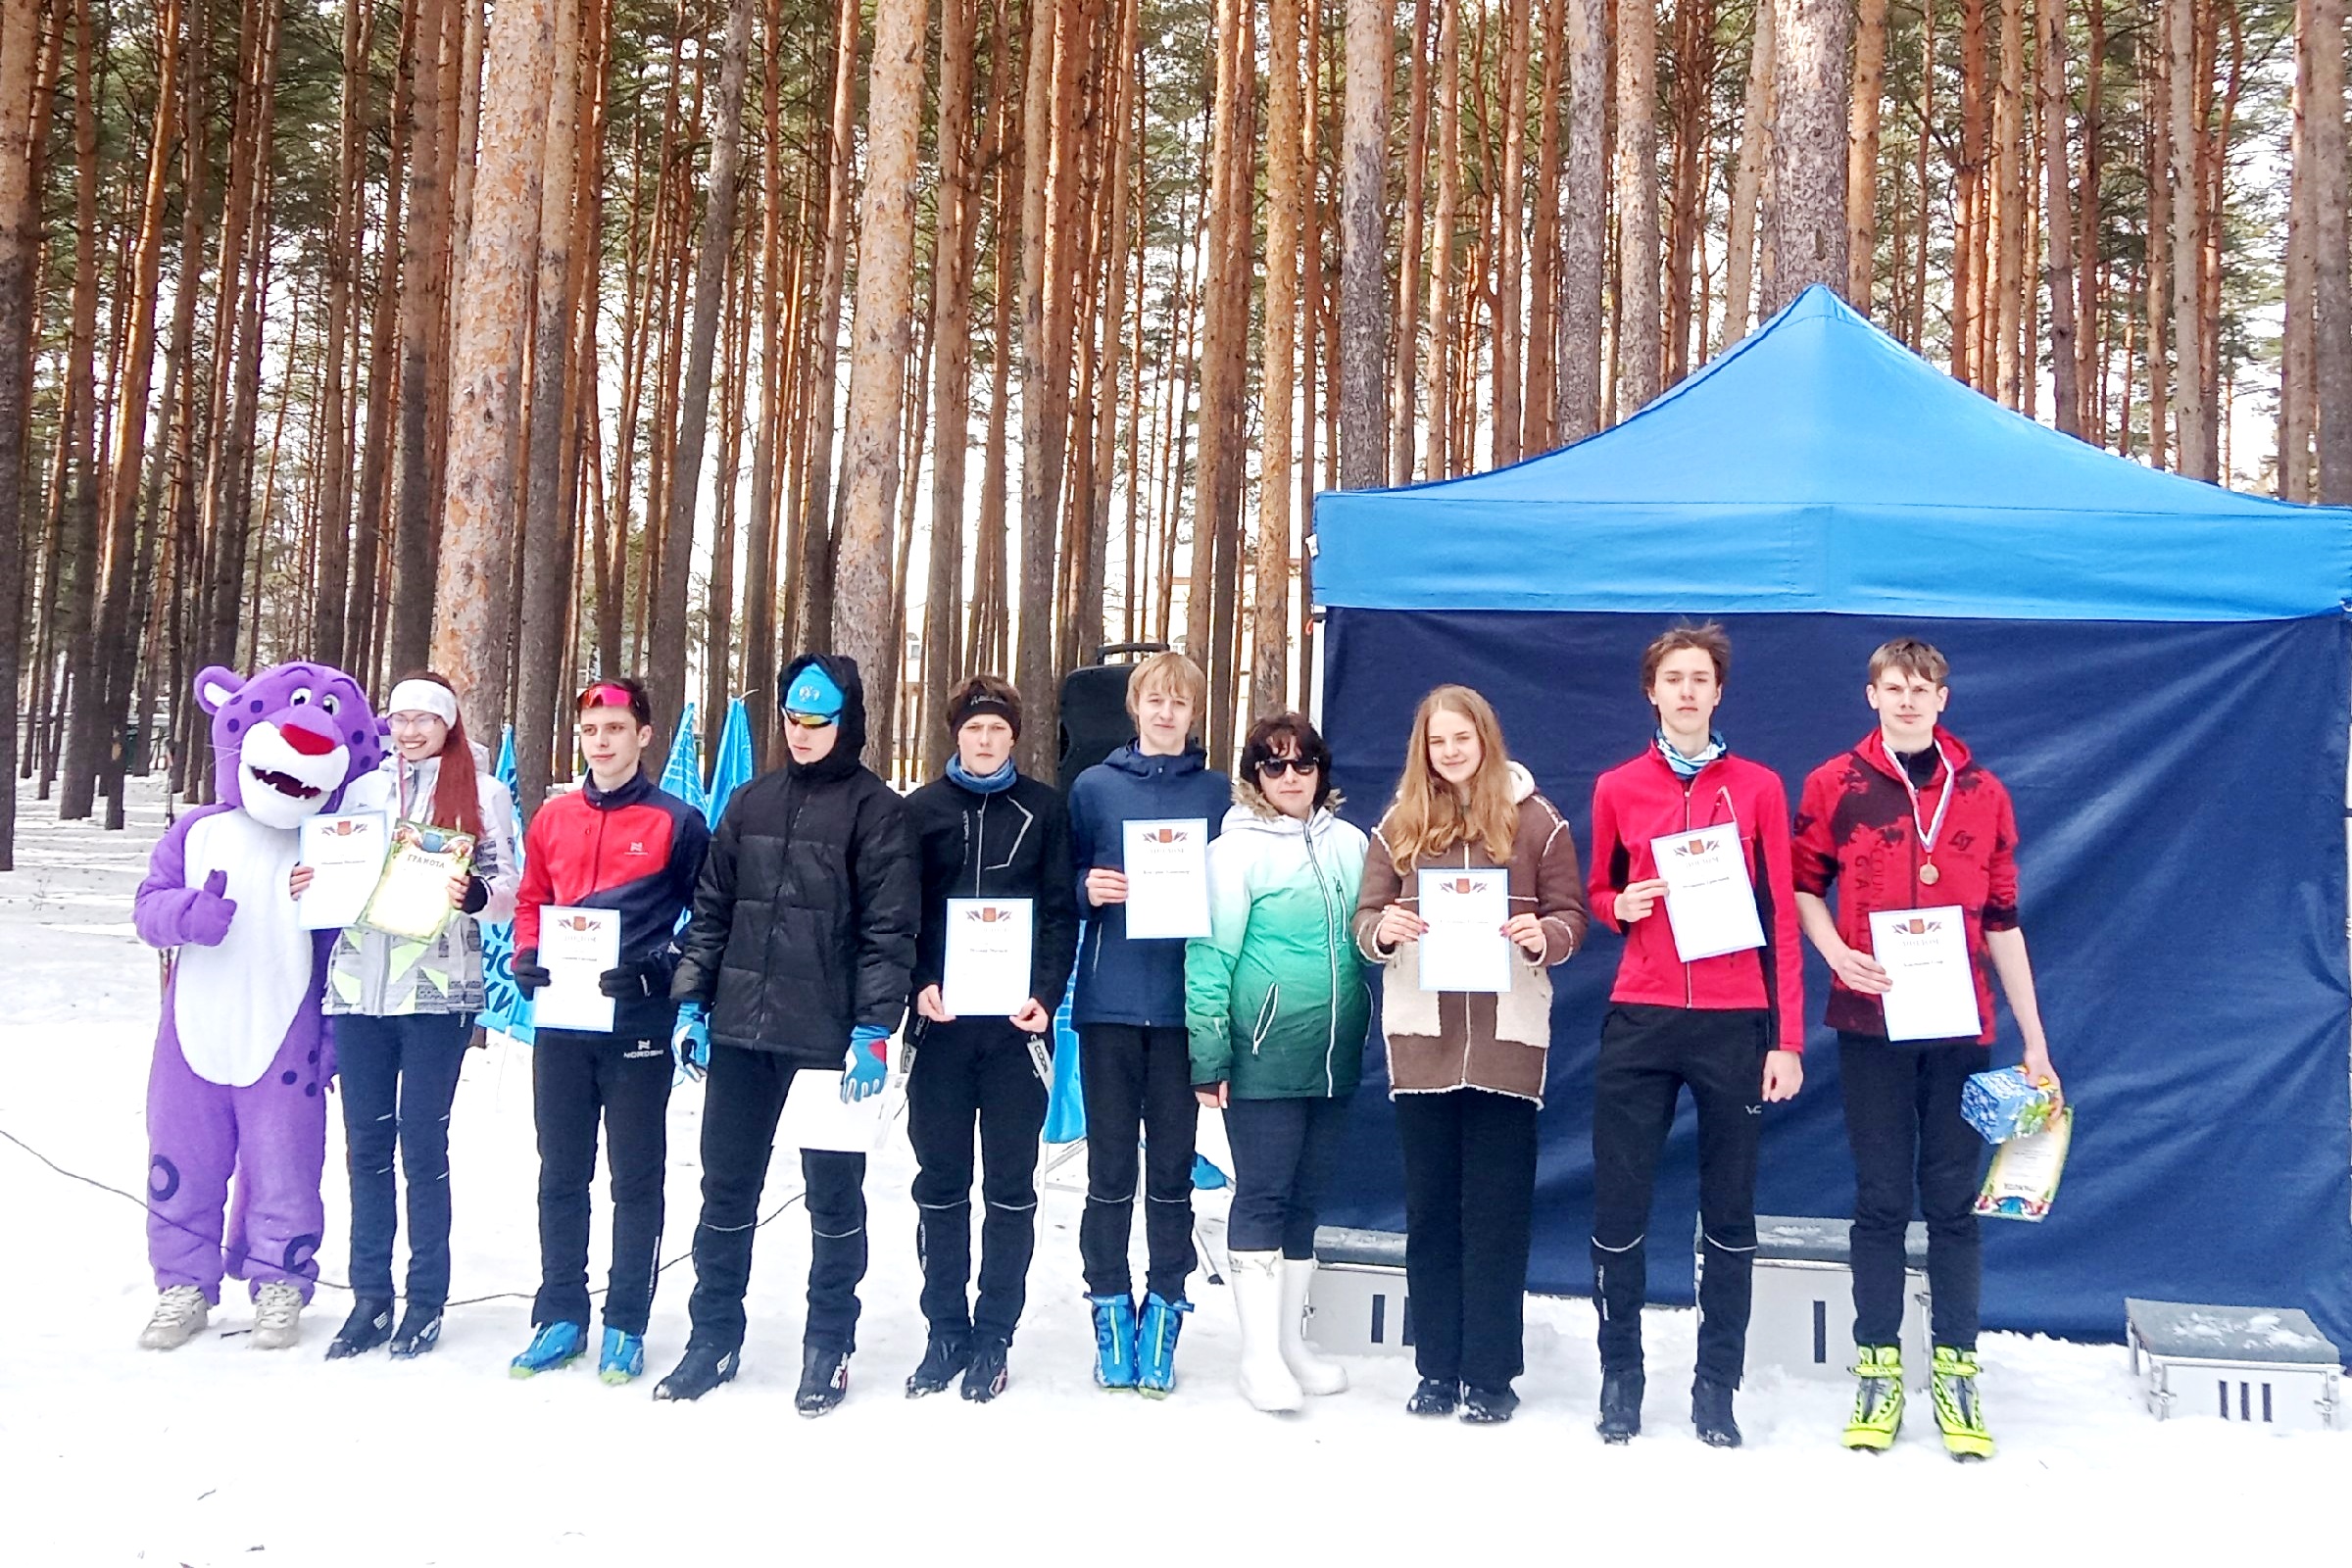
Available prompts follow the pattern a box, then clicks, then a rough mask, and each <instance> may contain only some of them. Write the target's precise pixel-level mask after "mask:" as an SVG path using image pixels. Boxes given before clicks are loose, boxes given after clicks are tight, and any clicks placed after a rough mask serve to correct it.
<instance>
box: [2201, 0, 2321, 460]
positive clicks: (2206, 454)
mask: <svg viewBox="0 0 2352 1568" xmlns="http://www.w3.org/2000/svg"><path fill="white" fill-rule="evenodd" d="M2165 24H2166V25H2165V36H2166V44H2167V53H2168V56H2169V59H2168V68H2169V73H2170V78H2171V79H2170V81H2169V83H2168V86H2169V88H2170V98H2169V101H2170V104H2171V116H2170V118H2171V137H2170V144H2171V153H2172V157H2171V163H2170V180H2171V186H2172V198H2173V232H2172V262H2173V353H2174V364H2175V367H2176V369H2175V374H2174V377H2173V407H2174V410H2175V415H2174V417H2175V421H2176V424H2177V428H2178V430H2179V433H2180V471H2181V472H2182V473H2185V474H2187V475H2188V476H2189V477H2190V478H2193V479H2208V480H2210V479H2216V478H2218V477H2219V476H2220V470H2219V466H2218V463H2217V457H2216V454H2215V452H2214V449H2213V446H2212V444H2211V443H2210V442H2209V441H2208V439H2207V429H2208V425H2207V416H2206V401H2205V377H2204V371H2203V364H2204V354H2205V348H2204V344H2205V320H2204V311H2203V303H2204V302H2203V300H2202V298H2201V295H2202V293H2203V289H2202V286H2201V285H2202V282H2203V279H2202V277H2201V276H2200V272H2201V269H2202V265H2203V263H2202V257H2201V254H2200V253H2201V251H2202V248H2203V243H2204V230H2205V191H2204V182H2203V180H2202V179H2201V178H2200V177H2199V171H2198V162H2197V160H2198V149H2199V147H2200V145H2201V144H2202V143H2203V141H2204V133H2203V130H2202V128H2201V126H2200V125H2199V124H2198V122H2197V116H2196V102H2197V91H2196V87H2197V71H2196V60H2197V46H2196V5H2195V0H2165ZM2323 406H2325V405H2324V404H2323Z"/></svg>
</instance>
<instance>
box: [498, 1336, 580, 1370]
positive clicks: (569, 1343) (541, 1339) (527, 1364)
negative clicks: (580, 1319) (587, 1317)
mask: <svg viewBox="0 0 2352 1568" xmlns="http://www.w3.org/2000/svg"><path fill="white" fill-rule="evenodd" d="M587 1348H588V1326H587V1325H586V1324H584V1323H542V1324H540V1325H539V1332H538V1333H536V1334H534V1335H532V1336H531V1343H530V1346H529V1347H528V1348H526V1349H524V1351H523V1352H522V1353H521V1354H520V1355H518V1356H516V1357H515V1359H514V1360H512V1361H510V1362H508V1363H507V1368H508V1370H509V1371H510V1372H512V1373H513V1374H514V1375H515V1377H518V1378H528V1377H536V1376H538V1375H539V1374H540V1373H542V1372H553V1371H554V1370H555V1369H556V1368H558V1367H560V1366H568V1365H570V1364H571V1363H572V1362H574V1361H576V1360H578V1359H579V1358H580V1356H581V1354H582V1352H584V1351H585V1350H586V1349H587Z"/></svg>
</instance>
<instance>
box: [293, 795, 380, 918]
mask: <svg viewBox="0 0 2352 1568" xmlns="http://www.w3.org/2000/svg"><path fill="white" fill-rule="evenodd" d="M390 843H391V841H390V839H389V838H388V836H387V825H386V823H385V820H384V813H383V812H381V811H351V812H347V813H345V814H343V815H339V816H314V817H311V818H309V819H308V820H307V821H305V822H304V823H303V824H302V863H303V864H304V865H307V866H309V867H310V868H311V885H310V887H309V888H307V889H305V890H304V892H303V895H302V900H301V903H300V905H299V917H300V919H301V921H302V928H303V929H304V930H305V931H336V930H340V929H342V928H343V927H344V926H347V925H351V924H353V923H354V922H356V921H357V920H358V919H359V917H360V911H361V910H363V909H365V908H367V907H368V899H369V897H370V896H372V895H373V894H374V892H375V884H376V882H377V881H378V880H379V879H381V878H382V876H383V874H384V855H385V852H386V851H387V850H388V849H389V848H390Z"/></svg>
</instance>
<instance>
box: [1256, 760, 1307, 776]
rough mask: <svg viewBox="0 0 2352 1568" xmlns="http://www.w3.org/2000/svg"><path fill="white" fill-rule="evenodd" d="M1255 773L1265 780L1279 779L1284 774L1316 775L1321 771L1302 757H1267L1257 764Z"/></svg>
mask: <svg viewBox="0 0 2352 1568" xmlns="http://www.w3.org/2000/svg"><path fill="white" fill-rule="evenodd" d="M1257 771H1258V773H1259V775H1260V776H1262V777H1265V778H1280V777H1282V775H1283V774H1285V773H1299V774H1305V773H1316V772H1320V771H1322V769H1321V768H1319V767H1318V766H1317V765H1316V764H1315V763H1314V762H1312V761H1310V760H1307V759H1306V758H1303V757H1269V758H1267V759H1266V760H1264V761H1262V762H1260V763H1258V764H1257Z"/></svg>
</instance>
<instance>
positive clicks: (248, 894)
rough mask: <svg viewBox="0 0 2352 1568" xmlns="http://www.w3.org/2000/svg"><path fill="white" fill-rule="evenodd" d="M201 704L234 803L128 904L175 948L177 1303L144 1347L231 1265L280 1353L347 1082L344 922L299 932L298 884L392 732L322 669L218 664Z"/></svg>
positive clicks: (184, 825)
mask: <svg viewBox="0 0 2352 1568" xmlns="http://www.w3.org/2000/svg"><path fill="white" fill-rule="evenodd" d="M196 701H197V703H198V704H199V705H200V706H201V707H202V708H203V709H204V711H206V712H208V713H210V714H212V716H213V752H214V755H215V757H216V758H217V759H218V761H217V763H216V768H217V776H218V780H219V786H220V790H219V793H220V803H221V804H219V805H217V806H207V807H203V808H201V809H197V810H194V811H190V812H189V813H188V814H187V815H185V816H183V817H181V818H180V819H179V821H178V822H177V823H176V824H175V825H174V826H173V827H172V831H170V832H169V833H167V834H165V835H164V837H163V841H162V842H161V843H159V844H157V845H156V847H155V854H154V856H153V857H152V858H150V859H149V861H148V868H147V880H146V881H144V882H142V883H140V884H139V893H138V903H137V907H136V908H135V910H134V914H133V919H134V921H135V923H136V925H137V927H138V933H139V936H140V938H141V939H142V940H144V941H146V942H148V943H151V944H153V945H154V946H156V947H159V948H177V949H178V950H179V956H178V959H177V961H176V962H175V963H174V964H173V965H172V977H171V980H170V981H169V982H168V983H167V984H166V986H165V988H164V1006H163V1023H162V1027H161V1028H160V1029H159V1030H158V1031H157V1034H156V1041H155V1065H154V1068H153V1070H152V1071H151V1073H150V1074H149V1076H148V1080H147V1140H148V1148H149V1151H150V1154H151V1160H150V1163H149V1166H148V1194H149V1202H148V1215H147V1255H148V1260H149V1261H150V1262H151V1263H153V1264H154V1266H155V1283H156V1288H157V1289H158V1290H159V1291H161V1292H162V1293H163V1294H162V1299H161V1300H160V1301H159V1302H158V1303H157V1305H156V1309H155V1316H154V1318H153V1319H152V1320H151V1321H150V1322H149V1323H148V1325H147V1329H146V1332H145V1333H143V1334H142V1335H141V1336H140V1338H139V1343H140V1344H141V1345H143V1346H145V1347H147V1348H150V1349H170V1348H173V1347H174V1346H178V1345H181V1344H184V1343H186V1341H187V1340H188V1339H189V1338H190V1337H191V1336H192V1335H194V1334H195V1333H196V1331H197V1330H199V1329H201V1328H203V1327H204V1325H205V1319H206V1315H207V1313H208V1312H209V1310H210V1308H212V1307H213V1306H216V1305H218V1304H219V1303H220V1300H221V1276H222V1275H223V1274H224V1273H225V1274H227V1275H229V1276H230V1277H232V1278H236V1279H242V1280H248V1281H250V1282H252V1286H253V1300H254V1334H253V1345H254V1348H257V1349H282V1348H285V1347H287V1346H290V1345H292V1344H294V1342H295V1340H296V1339H297V1337H298V1336H299V1334H300V1320H301V1315H302V1308H303V1304H304V1303H305V1302H307V1301H308V1300H309V1299H310V1298H311V1291H312V1288H313V1286H314V1285H315V1284H316V1283H317V1280H318V1277H319V1265H318V1262H317V1260H316V1258H315V1256H314V1254H315V1253H316V1252H317V1251H318V1250H319V1235H320V1232H321V1231H322V1229H323V1228H324V1224H325V1214H324V1208H323V1204H322V1203H321V1201H320V1199H319V1171H320V1167H321V1166H322V1165H323V1164H324V1163H325V1159H326V1083H327V1080H328V1079H330V1078H332V1077H333V1076H334V1054H333V1047H332V1045H331V1043H330V1042H329V1041H328V1039H327V1038H326V1035H325V1031H324V1029H323V1028H322V1027H321V1024H320V1019H319V992H320V987H321V984H322V982H323V977H324V975H325V972H326V956H327V952H328V950H329V947H330V945H331V943H332V940H333V937H334V933H333V932H331V931H319V932H312V931H306V930H304V929H303V928H302V924H301V919H300V916H299V914H298V913H297V911H296V907H295V904H294V899H293V897H292V895H291V894H290V893H289V892H288V890H287V879H288V877H289V875H290V874H291V873H292V871H293V869H294V864H295V860H296V858H297V855H298V853H299V848H300V843H299V840H300V835H299V833H298V831H297V829H298V828H299V827H300V825H301V824H302V822H303V820H304V819H305V818H307V817H310V816H313V815H315V814H317V813H318V812H319V811H323V810H332V809H335V807H336V806H337V805H338V803H340V802H341V800H342V798H343V791H344V788H345V786H347V785H349V784H350V783H351V782H352V781H354V780H355V779H359V778H362V777H365V776H366V775H368V774H369V773H372V772H373V771H375V768H376V765H377V764H378V763H379V762H381V761H382V760H383V755H384V748H383V736H382V729H381V726H380V725H379V724H378V722H377V720H376V717H375V714H374V713H373V712H371V711H369V710H368V699H367V698H366V696H365V695H363V694H362V692H361V691H360V687H359V683H358V682H356V681H354V680H353V679H352V678H351V677H350V676H349V675H346V674H344V673H343V672H342V671H341V670H338V669H330V668H328V667H327V666H326V665H323V664H302V663H296V664H279V665H277V666H276V667H274V668H271V669H266V670H264V671H262V672H261V673H260V674H258V675H256V676H254V677H253V678H252V679H251V680H247V679H244V678H243V677H241V676H239V675H237V674H236V673H235V672H233V671H231V670H226V669H221V668H219V667H218V666H216V667H213V668H210V669H207V670H205V671H204V672H203V673H202V674H200V675H198V676H197V677H196ZM232 1175H233V1176H234V1177H235V1179H236V1198H235V1201H234V1204H233V1205H231V1203H230V1201H229V1179H230V1177H231V1176H232Z"/></svg>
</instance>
